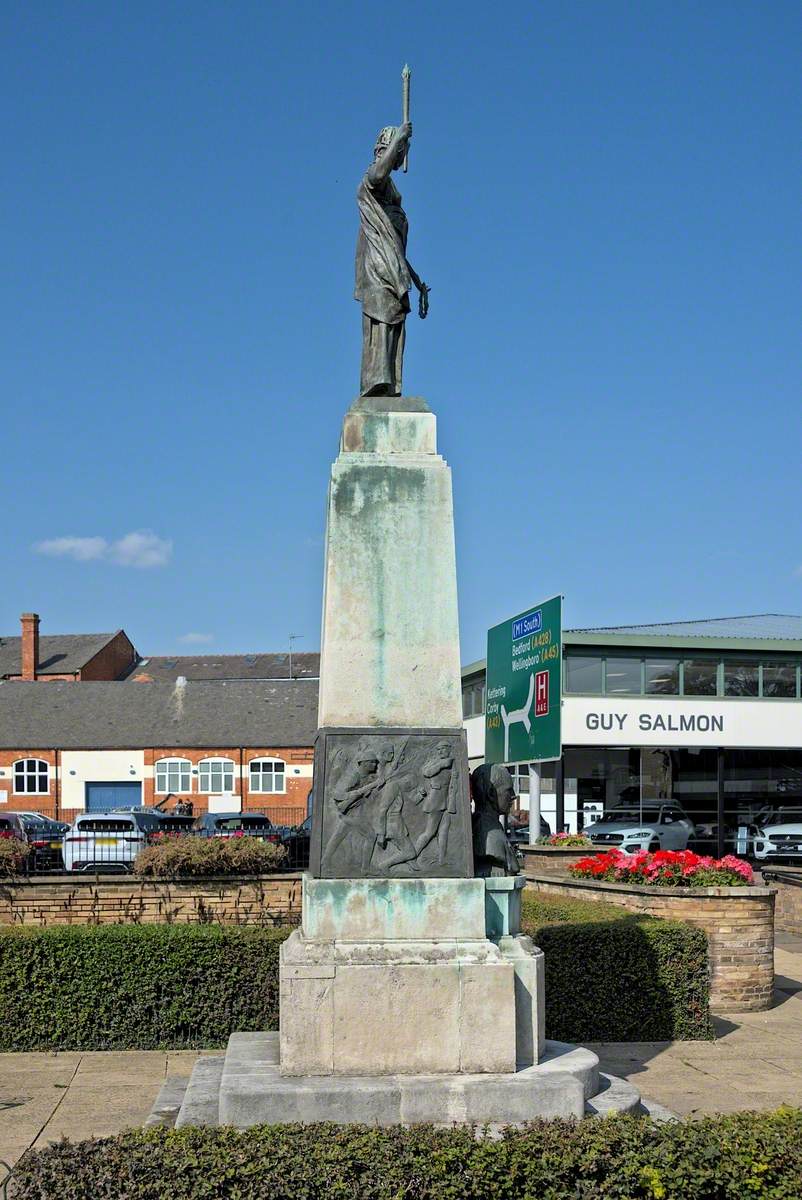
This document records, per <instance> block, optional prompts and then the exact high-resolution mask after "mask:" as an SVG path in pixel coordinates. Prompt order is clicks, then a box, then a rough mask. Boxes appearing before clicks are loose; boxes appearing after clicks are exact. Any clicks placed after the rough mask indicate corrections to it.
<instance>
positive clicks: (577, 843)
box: [537, 833, 593, 850]
mask: <svg viewBox="0 0 802 1200" xmlns="http://www.w3.org/2000/svg"><path fill="white" fill-rule="evenodd" d="M537 844H538V846H557V848H558V849H560V850H573V849H577V850H584V849H586V848H590V847H592V846H593V842H592V841H591V840H590V838H586V837H585V835H584V833H550V834H547V835H546V836H545V837H539V838H538V839H537Z"/></svg>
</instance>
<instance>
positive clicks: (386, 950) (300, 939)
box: [280, 930, 517, 1075]
mask: <svg viewBox="0 0 802 1200" xmlns="http://www.w3.org/2000/svg"><path fill="white" fill-rule="evenodd" d="M280 976H281V1003H280V1011H281V1070H282V1073H283V1074H286V1075H332V1074H334V1075H338V1074H345V1075H350V1074H354V1073H357V1072H358V1073H359V1074H360V1075H392V1074H396V1073H398V1074H418V1073H421V1072H426V1073H451V1074H456V1073H459V1072H487V1073H496V1072H513V1071H514V1070H515V1065H516V1058H517V1048H516V1012H515V991H516V969H515V963H514V961H513V958H512V956H510V955H509V954H504V953H503V952H502V951H501V949H500V948H499V947H498V946H496V945H494V943H492V942H489V941H486V940H484V939H482V940H476V941H472V942H467V941H466V942H446V941H438V942H424V941H409V942H401V941H397V942H392V943H384V944H381V943H364V942H363V943H348V942H313V941H309V940H307V939H306V938H305V937H304V935H303V933H302V932H301V931H300V930H296V931H295V932H294V933H293V934H292V935H291V936H290V937H289V938H288V939H287V941H286V942H284V943H283V945H282V947H281V970H280Z"/></svg>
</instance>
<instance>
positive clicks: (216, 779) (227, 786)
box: [198, 758, 234, 796]
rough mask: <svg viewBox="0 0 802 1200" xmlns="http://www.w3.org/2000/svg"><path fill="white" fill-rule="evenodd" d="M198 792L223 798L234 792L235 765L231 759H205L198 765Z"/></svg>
mask: <svg viewBox="0 0 802 1200" xmlns="http://www.w3.org/2000/svg"><path fill="white" fill-rule="evenodd" d="M198 791H199V792H202V793H204V794H205V795H207V796H222V795H224V794H225V793H227V792H233V791H234V763H233V762H232V760H231V759H230V758H204V759H202V760H201V762H199V763H198Z"/></svg>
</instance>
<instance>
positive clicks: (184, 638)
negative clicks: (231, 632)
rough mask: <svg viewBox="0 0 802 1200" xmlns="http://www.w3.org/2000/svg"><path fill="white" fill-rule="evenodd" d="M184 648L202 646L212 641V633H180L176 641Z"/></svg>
mask: <svg viewBox="0 0 802 1200" xmlns="http://www.w3.org/2000/svg"><path fill="white" fill-rule="evenodd" d="M178 640H179V642H183V643H184V645H185V646H204V645H206V644H207V643H208V642H213V641H214V634H213V633H182V634H181V637H180V638H179V639H178Z"/></svg>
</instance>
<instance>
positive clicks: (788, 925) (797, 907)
mask: <svg viewBox="0 0 802 1200" xmlns="http://www.w3.org/2000/svg"><path fill="white" fill-rule="evenodd" d="M762 874H763V878H764V879H765V881H766V883H767V884H769V885H770V886H771V887H773V888H776V889H777V904H776V907H775V910H774V923H775V924H776V926H777V928H778V929H784V930H785V931H786V933H802V870H799V869H795V868H793V867H776V868H775V867H766V868H765V870H764V871H763V872H762Z"/></svg>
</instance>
